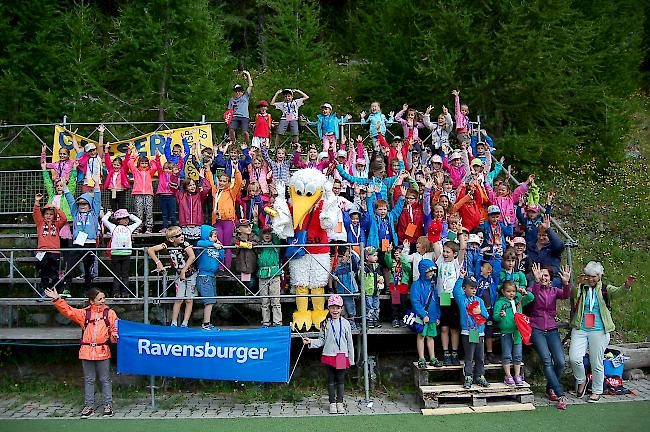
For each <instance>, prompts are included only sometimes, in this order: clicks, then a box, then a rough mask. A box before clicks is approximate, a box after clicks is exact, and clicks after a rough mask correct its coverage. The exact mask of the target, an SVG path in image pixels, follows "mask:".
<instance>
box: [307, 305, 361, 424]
mask: <svg viewBox="0 0 650 432" xmlns="http://www.w3.org/2000/svg"><path fill="white" fill-rule="evenodd" d="M327 308H328V309H329V314H328V316H327V318H325V320H324V321H323V322H322V324H321V326H320V334H319V335H318V339H309V338H302V341H303V343H304V344H305V345H309V348H320V347H323V355H322V357H321V363H323V364H324V365H325V367H326V368H327V393H328V394H329V401H330V414H345V407H344V406H343V393H344V385H345V371H346V370H347V369H348V368H349V367H350V366H352V365H354V344H353V341H352V328H351V327H350V322H349V321H348V320H346V319H345V318H343V317H342V316H341V311H342V310H343V298H342V297H341V296H340V295H338V294H334V295H332V296H330V298H329V300H328V301H327Z"/></svg>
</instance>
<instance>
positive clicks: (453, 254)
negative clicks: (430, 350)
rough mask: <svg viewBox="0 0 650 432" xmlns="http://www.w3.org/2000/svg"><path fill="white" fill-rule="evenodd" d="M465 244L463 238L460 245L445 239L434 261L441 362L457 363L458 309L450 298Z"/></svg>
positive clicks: (446, 363) (463, 255)
mask: <svg viewBox="0 0 650 432" xmlns="http://www.w3.org/2000/svg"><path fill="white" fill-rule="evenodd" d="M466 249H467V245H466V243H465V242H464V240H463V239H461V241H460V246H459V245H458V244H457V243H456V242H453V241H449V240H448V241H446V242H445V244H444V245H443V247H442V255H440V257H439V258H438V261H436V265H437V266H438V279H437V280H436V292H437V293H438V297H439V298H440V326H441V327H440V330H441V333H440V340H441V341H442V349H443V350H444V357H443V364H444V365H445V366H449V365H459V364H460V360H459V359H458V345H459V329H460V327H459V325H458V319H459V311H458V306H457V303H456V302H454V301H453V300H452V299H454V298H455V296H456V293H455V291H454V286H455V285H456V281H457V280H458V278H460V272H461V269H460V264H459V263H460V262H462V261H463V260H464V259H465V251H466ZM450 333H451V351H450V350H449V335H450Z"/></svg>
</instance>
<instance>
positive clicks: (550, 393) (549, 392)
mask: <svg viewBox="0 0 650 432" xmlns="http://www.w3.org/2000/svg"><path fill="white" fill-rule="evenodd" d="M546 396H548V400H550V401H551V402H557V401H559V400H560V399H559V398H558V397H557V394H555V391H554V390H553V389H551V388H550V389H548V390H546ZM565 399H566V397H565Z"/></svg>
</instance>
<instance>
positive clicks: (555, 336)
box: [530, 263, 571, 410]
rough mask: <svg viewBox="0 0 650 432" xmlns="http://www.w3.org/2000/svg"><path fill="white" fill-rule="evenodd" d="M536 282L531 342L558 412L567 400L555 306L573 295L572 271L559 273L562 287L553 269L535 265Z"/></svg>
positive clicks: (533, 288) (533, 266)
mask: <svg viewBox="0 0 650 432" xmlns="http://www.w3.org/2000/svg"><path fill="white" fill-rule="evenodd" d="M532 271H533V275H534V277H535V281H534V283H533V285H532V287H531V292H532V293H533V295H534V296H535V300H534V301H533V303H532V305H531V309H530V326H531V327H532V330H533V333H532V335H531V338H530V339H531V341H532V343H533V348H535V351H537V355H539V358H540V359H541V360H542V362H543V363H544V376H545V377H546V394H547V395H548V398H549V400H550V401H553V402H557V404H556V405H555V406H556V408H557V409H562V410H563V409H566V406H567V398H566V396H565V395H564V389H563V388H562V384H560V376H561V375H562V372H563V371H564V351H563V349H562V341H561V339H560V333H559V332H558V329H557V322H556V321H555V314H556V303H557V301H558V300H563V299H568V298H569V297H570V296H571V285H570V284H569V281H570V280H571V269H570V268H569V267H565V268H564V269H563V270H562V271H561V272H560V274H559V277H560V280H561V281H562V288H557V287H555V286H553V285H552V284H551V279H552V277H553V274H552V270H549V269H548V268H546V267H544V268H542V266H541V265H540V264H539V263H533V265H532Z"/></svg>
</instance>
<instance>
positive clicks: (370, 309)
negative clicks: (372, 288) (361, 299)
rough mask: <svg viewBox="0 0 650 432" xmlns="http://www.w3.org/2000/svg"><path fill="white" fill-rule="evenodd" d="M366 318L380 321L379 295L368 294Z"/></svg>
mask: <svg viewBox="0 0 650 432" xmlns="http://www.w3.org/2000/svg"><path fill="white" fill-rule="evenodd" d="M366 318H367V319H368V320H369V321H379V296H378V295H377V296H371V295H367V296H366Z"/></svg>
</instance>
